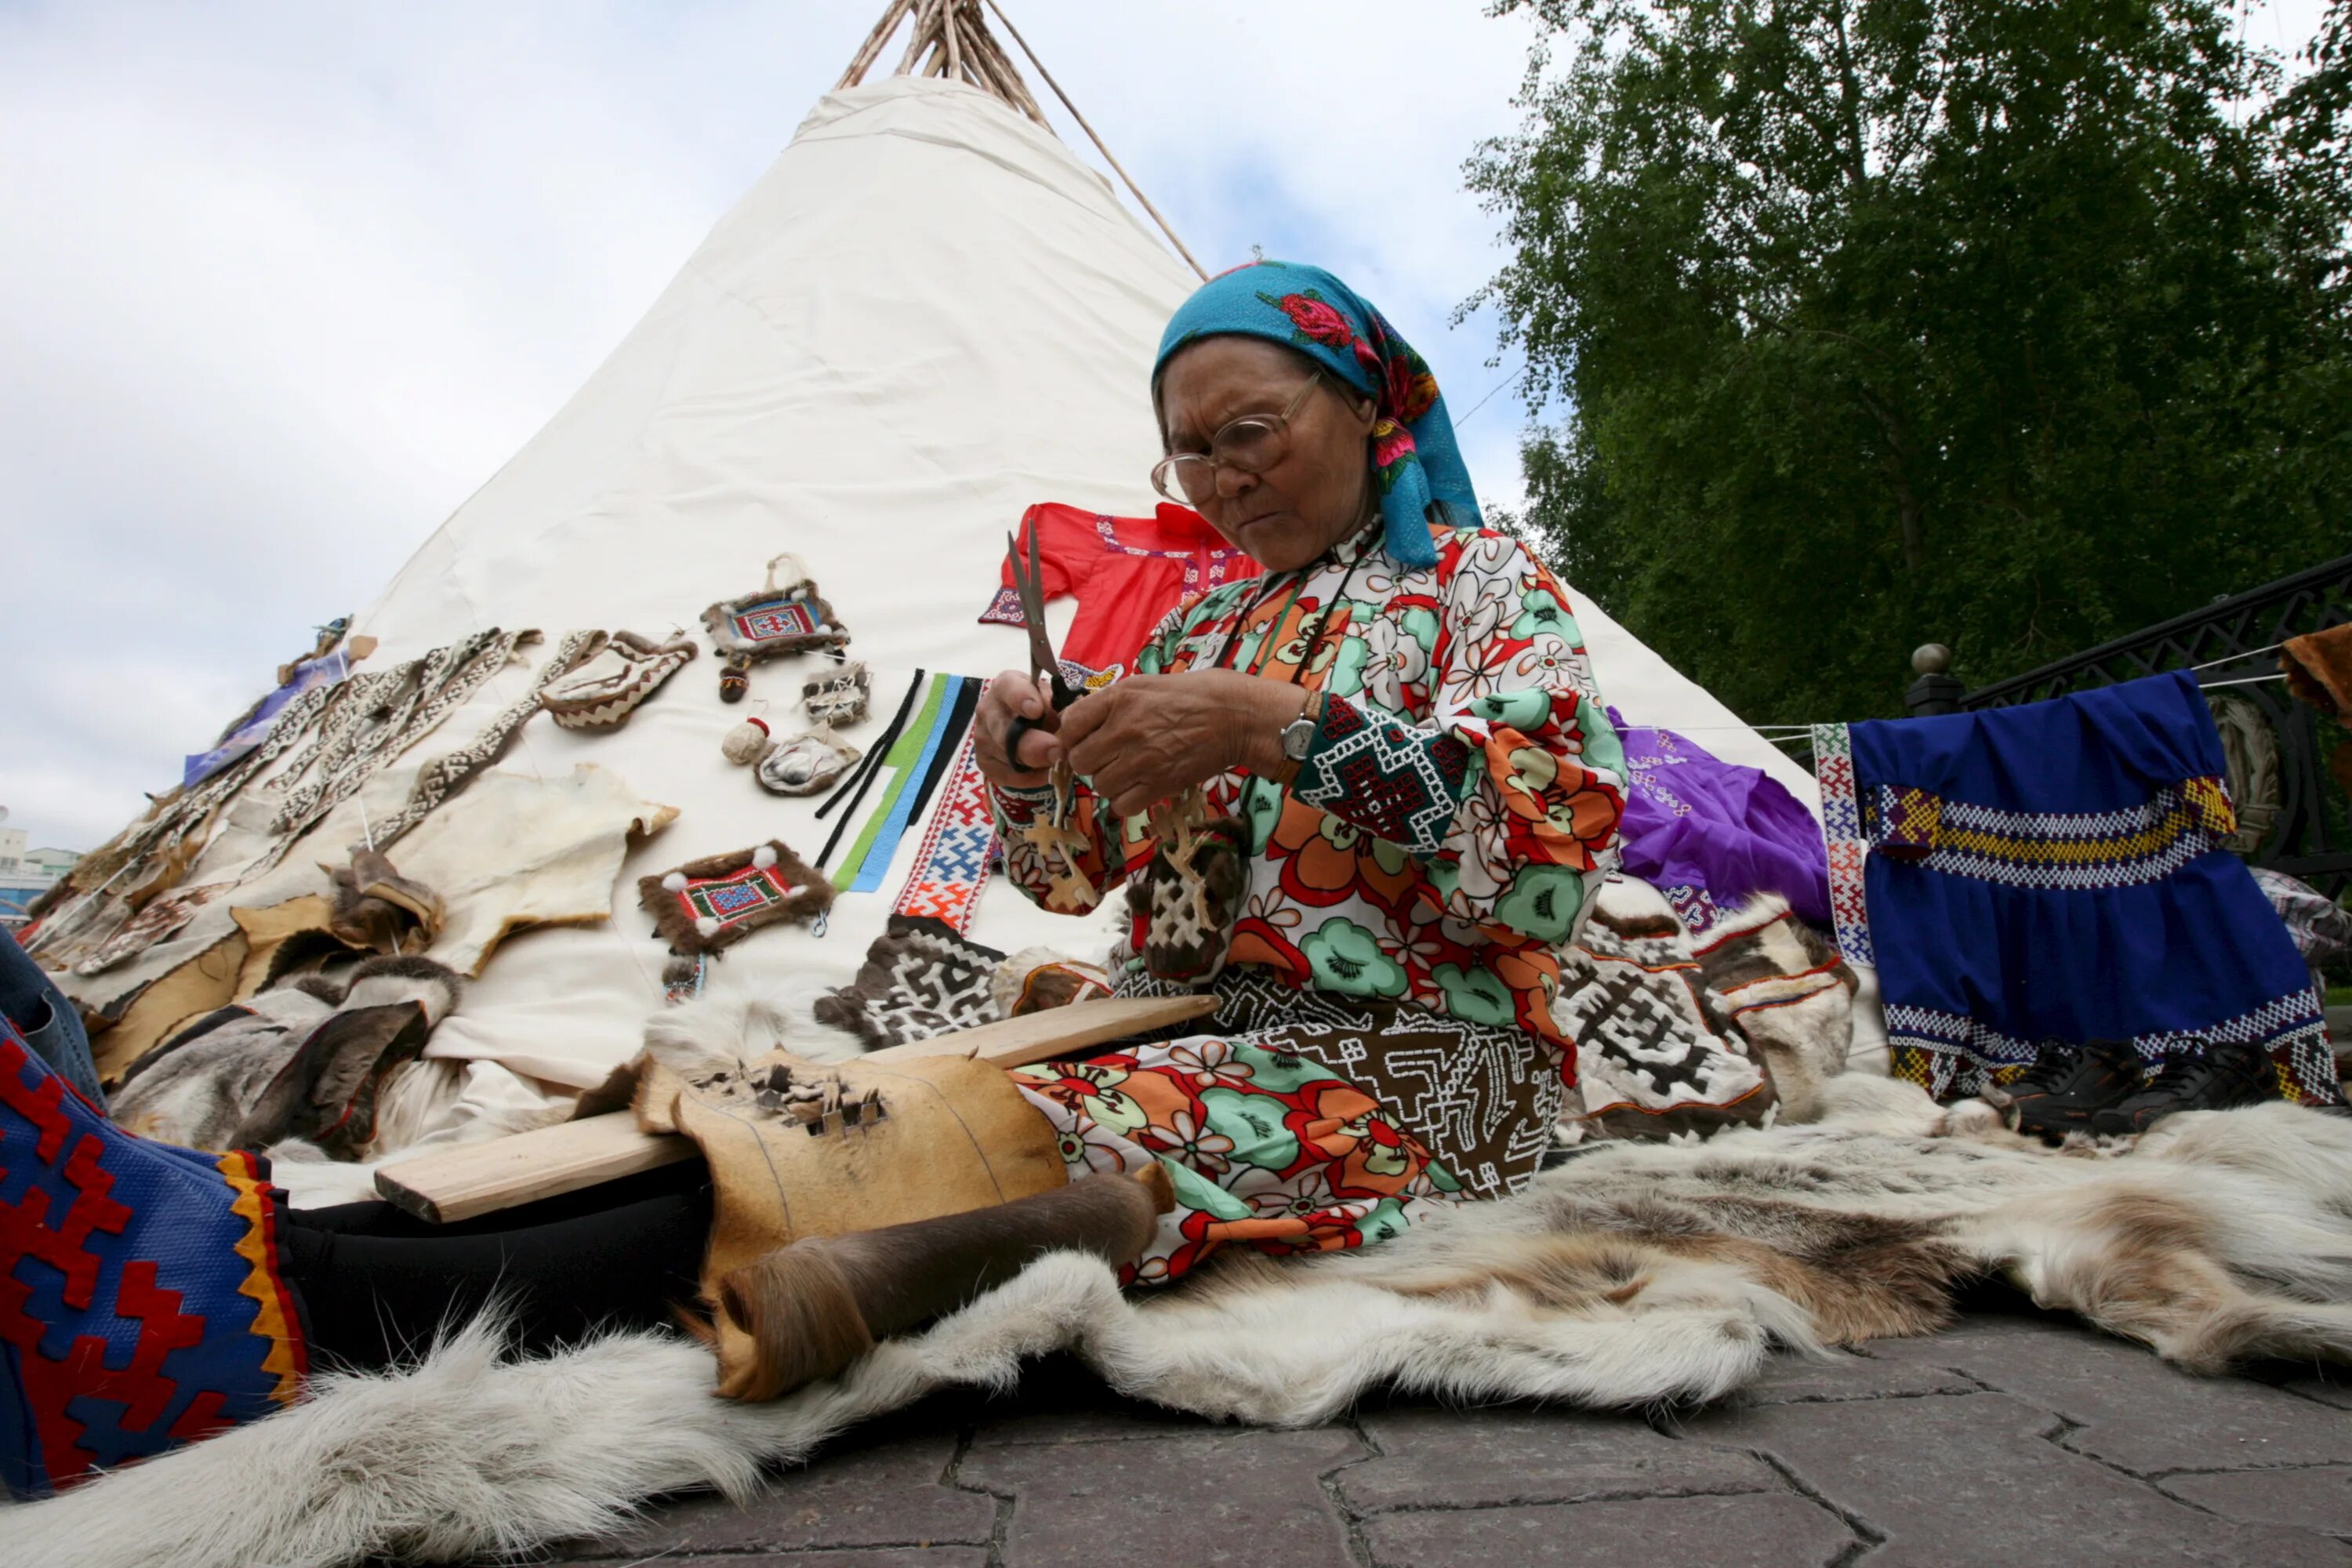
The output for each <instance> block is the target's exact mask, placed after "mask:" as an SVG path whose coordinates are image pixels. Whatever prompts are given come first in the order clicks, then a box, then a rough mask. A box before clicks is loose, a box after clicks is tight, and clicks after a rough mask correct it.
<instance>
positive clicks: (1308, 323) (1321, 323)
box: [1258, 289, 1356, 349]
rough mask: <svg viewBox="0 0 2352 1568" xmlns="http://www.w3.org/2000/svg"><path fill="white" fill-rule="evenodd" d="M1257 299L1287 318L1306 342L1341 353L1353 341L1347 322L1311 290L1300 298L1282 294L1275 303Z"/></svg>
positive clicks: (1270, 298)
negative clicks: (1322, 345) (1338, 350)
mask: <svg viewBox="0 0 2352 1568" xmlns="http://www.w3.org/2000/svg"><path fill="white" fill-rule="evenodd" d="M1258 298H1259V299H1261V300H1265V302H1266V303H1267V304H1269V305H1272V306H1273V307H1274V308H1275V309H1276V310H1280V311H1281V312H1282V313H1283V314H1284V315H1286V316H1287V317H1289V318H1290V324H1291V325H1292V326H1294V327H1296V328H1297V330H1298V335H1299V336H1300V337H1302V338H1305V339H1306V340H1307V342H1315V343H1322V344H1325V345H1326V346H1328V347H1330V348H1335V349H1344V348H1346V347H1347V346H1348V345H1349V343H1350V342H1354V341H1355V336H1356V332H1355V329H1354V328H1352V327H1350V326H1349V325H1348V318H1347V317H1345V316H1343V315H1341V314H1340V313H1339V311H1338V310H1333V309H1332V308H1331V307H1330V306H1329V305H1327V304H1325V303H1324V302H1323V301H1322V300H1320V299H1318V298H1317V297H1316V294H1315V291H1314V290H1313V289H1308V290H1307V292H1306V293H1304V294H1285V295H1284V296H1282V298H1280V299H1279V300H1277V299H1275V298H1274V297H1273V296H1271V295H1268V294H1260V295H1259V296H1258Z"/></svg>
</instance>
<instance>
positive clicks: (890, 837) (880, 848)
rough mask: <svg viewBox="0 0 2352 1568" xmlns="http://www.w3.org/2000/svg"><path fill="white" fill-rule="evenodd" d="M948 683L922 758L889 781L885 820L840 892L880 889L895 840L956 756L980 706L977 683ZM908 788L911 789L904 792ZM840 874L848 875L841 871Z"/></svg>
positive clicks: (962, 679)
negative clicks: (901, 775)
mask: <svg viewBox="0 0 2352 1568" xmlns="http://www.w3.org/2000/svg"><path fill="white" fill-rule="evenodd" d="M947 679H948V680H949V681H950V683H951V684H950V687H949V700H943V701H942V702H941V703H940V715H939V719H938V721H937V722H935V723H934V724H933V725H932V726H931V731H930V733H929V734H928V735H926V736H925V737H924V738H923V750H922V754H921V755H920V756H919V757H917V758H916V759H915V764H914V766H912V767H910V768H908V770H907V772H906V773H905V774H904V775H903V777H902V778H901V779H900V780H898V781H896V782H894V784H893V785H892V788H891V792H890V793H891V797H892V798H891V800H890V803H889V807H888V816H887V817H885V818H884V820H883V823H882V830H881V832H880V833H879V834H878V835H877V836H876V837H875V840H874V842H873V844H872V845H871V846H870V847H868V848H867V850H866V858H864V860H862V861H861V862H859V865H858V868H857V875H856V881H854V882H853V883H851V884H850V885H849V887H848V888H847V889H845V891H848V892H853V893H870V892H873V891H874V890H875V889H878V888H879V887H881V886H882V879H883V878H884V877H885V876H887V875H888V874H889V870H890V862H891V861H892V860H893V859H894V858H897V856H898V841H899V840H900V839H902V838H904V837H906V836H907V829H908V826H911V825H912V824H913V822H914V820H915V816H916V814H917V813H918V812H919V811H920V810H921V803H922V802H923V801H924V800H926V799H928V798H929V795H930V794H931V792H932V791H933V790H935V789H937V788H938V787H939V775H940V773H943V772H944V771H945V770H946V768H947V764H948V762H949V760H950V758H952V757H953V756H954V755H955V747H956V742H958V741H961V739H962V738H963V731H965V730H966V729H967V728H969V727H970V726H971V714H972V710H973V709H974V708H975V707H977V706H978V705H979V702H980V682H979V681H977V680H975V679H971V677H969V676H961V675H951V676H949V677H948V678H947ZM908 785H911V786H913V787H911V788H909V787H907V786H908ZM844 874H845V875H846V874H847V870H846V868H844Z"/></svg>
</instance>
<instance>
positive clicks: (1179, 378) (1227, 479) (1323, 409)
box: [1160, 337, 1372, 572]
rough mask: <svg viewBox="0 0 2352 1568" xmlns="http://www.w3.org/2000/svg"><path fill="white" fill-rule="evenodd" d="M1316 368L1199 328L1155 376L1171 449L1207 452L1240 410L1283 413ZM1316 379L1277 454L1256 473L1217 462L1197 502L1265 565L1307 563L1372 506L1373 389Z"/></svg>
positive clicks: (1273, 568) (1279, 568)
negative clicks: (1368, 447)
mask: <svg viewBox="0 0 2352 1568" xmlns="http://www.w3.org/2000/svg"><path fill="white" fill-rule="evenodd" d="M1312 374H1313V373H1312V372H1310V371H1308V370H1307V368H1306V366H1305V365H1303V364H1302V363H1300V362H1299V358H1298V356H1297V354H1294V353H1290V352H1289V351H1288V350H1287V349H1285V348H1283V347H1282V346H1280V345H1279V344H1276V343H1271V342H1266V341H1265V339H1263V338H1248V337H1213V338H1203V339H1202V340H1201V341H1200V342H1196V343H1194V344H1192V346H1191V347H1189V348H1186V349H1182V350H1180V351H1179V352H1178V353H1177V354H1176V357H1175V358H1173V359H1171V360H1170V361H1169V362H1168V368H1167V369H1166V370H1165V371H1164V372H1162V373H1161V374H1160V409H1161V417H1162V418H1163V419H1164V420H1165V421H1166V428H1165V429H1164V430H1163V431H1162V432H1161V435H1162V436H1163V437H1164V438H1165V439H1166V441H1167V443H1168V449H1169V450H1170V451H1171V452H1205V451H1207V450H1208V449H1209V441H1210V438H1211V437H1213V436H1215V435H1216V433H1217V432H1218V431H1219V430H1222V429H1223V428H1224V427H1225V426H1227V425H1229V424H1231V423H1232V422H1233V421H1234V420H1236V419H1239V418H1240V417H1242V416H1244V415H1259V416H1274V415H1277V414H1280V413H1281V412H1282V410H1283V409H1284V408H1286V407H1287V406H1288V405H1289V404H1290V402H1291V400H1292V399H1293V398H1295V397H1297V395H1298V390H1299V388H1300V387H1301V386H1303V385H1304V384H1306V383H1307V380H1308V379H1309V378H1310V376H1311V375H1312ZM1317 379H1318V383H1319V384H1318V387H1317V389H1316V390H1315V391H1314V392H1313V393H1312V394H1310V395H1308V396H1307V402H1306V404H1305V405H1304V406H1302V407H1301V408H1300V409H1299V410H1298V412H1297V413H1296V414H1294V415H1292V416H1290V441H1289V448H1288V450H1287V451H1286V452H1285V453H1284V454H1283V456H1282V459H1281V460H1280V461H1279V462H1277V463H1276V464H1274V465H1273V466H1272V467H1271V468H1267V469H1266V470H1265V472H1264V473H1262V474H1248V473H1244V472H1242V471H1241V470H1239V469H1237V468H1219V469H1217V470H1216V489H1215V490H1214V491H1213V493H1212V494H1209V495H1206V496H1202V497H1197V498H1195V500H1194V502H1193V504H1194V505H1195V506H1196V507H1197V508H1199V510H1200V513H1201V515H1202V517H1204V518H1206V519H1208V520H1209V526H1210V527H1212V528H1213V529H1215V530H1216V531H1218V532H1219V533H1222V534H1223V535H1224V536H1225V537H1226V538H1227V539H1230V540H1232V541H1233V542H1234V544H1236V545H1238V546H1239V547H1240V548H1241V549H1243V550H1244V551H1246V552H1248V553H1249V555H1250V557H1251V558H1252V559H1253V560H1255V561H1256V562H1257V563H1258V564H1259V565H1261V566H1263V567H1265V569H1266V570H1267V571H1269V572H1288V571H1291V570H1293V569H1295V568H1297V567H1300V566H1304V565H1306V564H1307V563H1308V562H1310V561H1313V560H1314V559H1315V558H1316V557H1317V556H1318V555H1320V554H1322V553H1323V552H1325V551H1326V550H1328V549H1329V548H1330V547H1331V546H1332V545H1334V544H1336V543H1338V542H1339V541H1340V540H1342V539H1345V538H1346V537H1348V535H1349V534H1351V533H1353V532H1355V531H1356V530H1357V528H1358V527H1360V525H1361V524H1362V523H1363V521H1364V520H1365V518H1366V517H1367V515H1368V512H1369V506H1370V486H1371V476H1370V472H1369V470H1368V464H1367V462H1366V455H1365V450H1364V442H1365V439H1366V438H1367V437H1369V436H1370V434H1371V428H1372V402H1371V399H1370V398H1368V397H1366V398H1354V397H1349V396H1345V395H1342V394H1341V393H1340V392H1339V389H1338V388H1337V387H1335V386H1334V385H1333V384H1331V383H1330V382H1329V381H1328V380H1323V379H1321V378H1317Z"/></svg>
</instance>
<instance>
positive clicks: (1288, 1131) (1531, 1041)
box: [1013, 969, 1565, 1283]
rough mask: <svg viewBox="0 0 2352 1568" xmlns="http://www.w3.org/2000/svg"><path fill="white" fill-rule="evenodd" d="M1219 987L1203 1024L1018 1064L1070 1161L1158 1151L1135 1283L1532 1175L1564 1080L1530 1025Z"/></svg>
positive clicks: (1118, 1167)
mask: <svg viewBox="0 0 2352 1568" xmlns="http://www.w3.org/2000/svg"><path fill="white" fill-rule="evenodd" d="M1121 989H1122V991H1124V992H1127V993H1129V994H1150V991H1151V990H1153V989H1156V988H1155V987H1153V986H1152V984H1151V983H1150V982H1141V983H1135V982H1129V983H1127V984H1123V985H1122V988H1121ZM1216 990H1217V995H1218V1002H1219V1005H1218V1009H1217V1011H1216V1013H1215V1014H1214V1015H1213V1016H1211V1017H1210V1019H1209V1024H1210V1026H1211V1030H1210V1032H1208V1033H1204V1034H1194V1035H1188V1036H1186V1037H1182V1038H1180V1039H1173V1040H1157V1041H1150V1042H1148V1043H1138V1044H1134V1045H1129V1046H1126V1047H1121V1048H1120V1049H1118V1050H1117V1051H1113V1052H1110V1053H1108V1054H1105V1055H1102V1056H1098V1057H1095V1058H1090V1059H1088V1060H1086V1061H1082V1062H1048V1063H1043V1064H1040V1065H1039V1066H1036V1067H1032V1068H1020V1069H1018V1070H1016V1071H1015V1072H1014V1074H1013V1081H1014V1082H1015V1083H1016V1084H1018V1085H1019V1086H1020V1087H1021V1089H1022V1091H1023V1093H1024V1094H1025V1095H1027V1096H1028V1098H1029V1100H1030V1102H1031V1103H1032V1104H1033V1105H1034V1106H1036V1107H1037V1109H1038V1110H1041V1111H1043V1112H1044V1113H1045V1115H1046V1117H1047V1118H1048V1119H1049V1120H1051V1121H1053V1122H1054V1125H1055V1131H1056V1132H1057V1133H1058V1134H1059V1137H1060V1141H1061V1148H1062V1157H1063V1159H1064V1160H1065V1161H1066V1162H1067V1163H1069V1166H1070V1171H1071V1174H1072V1175H1073V1176H1074V1177H1075V1176H1080V1175H1086V1174H1090V1173H1095V1172H1113V1171H1133V1170H1139V1169H1141V1168H1142V1167H1143V1166H1144V1165H1145V1164H1146V1163H1150V1162H1151V1161H1153V1160H1157V1161H1159V1162H1160V1163H1161V1164H1162V1165H1164V1166H1166V1167H1167V1170H1168V1173H1169V1175H1170V1177H1171V1179H1172V1181H1173V1183H1174V1185H1175V1189H1176V1208H1175V1210H1174V1211H1173V1212H1172V1213H1171V1214H1169V1215H1166V1216H1165V1217H1163V1218H1162V1220H1161V1221H1160V1233H1159V1235H1158V1236H1157V1237H1155V1238H1154V1239H1153V1241H1152V1243H1151V1245H1150V1247H1148V1248H1147V1249H1146V1250H1145V1253H1144V1256H1143V1257H1142V1258H1140V1259H1139V1260H1138V1261H1137V1262H1136V1263H1135V1264H1134V1265H1132V1266H1131V1267H1130V1268H1129V1270H1128V1271H1127V1273H1126V1274H1125V1275H1124V1276H1123V1279H1126V1280H1127V1281H1129V1282H1134V1281H1143V1282H1149V1283H1164V1282H1166V1281H1168V1280H1171V1279H1177V1278H1179V1277H1181V1275H1183V1274H1184V1273H1185V1272H1186V1271H1187V1270H1189V1269H1191V1268H1192V1267H1193V1266H1194V1265H1196V1264H1198V1263H1199V1262H1200V1261H1201V1260H1202V1258H1207V1257H1208V1256H1209V1255H1210V1254H1212V1253H1213V1252H1215V1251H1216V1250H1217V1249H1218V1248H1220V1247H1225V1246H1228V1245H1232V1244H1234V1243H1240V1244H1244V1245H1246V1246H1250V1247H1255V1248H1257V1249H1258V1250H1260V1251H1262V1252H1270V1253H1276V1254H1280V1253H1290V1252H1322V1251H1330V1250H1334V1249H1337V1248H1339V1247H1364V1246H1369V1245H1370V1244H1371V1243H1373V1242H1376V1241H1380V1240H1382V1239H1384V1238H1385V1237H1391V1236H1394V1235H1395V1234H1397V1233H1398V1232H1399V1231H1402V1230H1403V1229H1405V1228H1406V1227H1407V1226H1410V1225H1412V1223H1413V1221H1414V1220H1415V1219H1416V1218H1417V1217H1419V1216H1420V1215H1423V1214H1424V1213H1426V1212H1427V1209H1426V1205H1430V1204H1432V1203H1447V1202H1454V1201H1458V1200H1460V1199H1464V1198H1484V1197H1500V1196H1502V1195H1504V1194H1507V1193H1511V1192H1515V1191H1517V1189H1518V1188H1519V1187H1520V1186H1521V1185H1523V1184H1525V1183H1526V1182H1527V1180H1528V1177H1530V1176H1532V1175H1533V1174H1534V1173H1535V1171H1536V1167H1537V1165H1538V1163H1539V1162H1540V1161H1541V1159H1542V1156H1543V1151H1544V1149H1545V1147H1546V1144H1547V1142H1548V1140H1549V1133H1550V1129H1551V1125H1552V1123H1553V1122H1554V1121H1557V1120H1558V1119H1559V1108H1560V1100H1561V1096H1562V1094H1563V1093H1564V1091H1565V1080H1564V1079H1563V1078H1562V1076H1561V1073H1560V1070H1559V1063H1558V1062H1557V1061H1556V1060H1555V1059H1553V1058H1552V1055H1551V1053H1550V1052H1549V1048H1548V1047H1546V1046H1545V1044H1544V1043H1543V1042H1542V1041H1540V1040H1538V1039H1537V1038H1536V1037H1534V1036H1532V1035H1528V1034H1527V1033H1525V1032H1523V1031H1521V1030H1518V1029H1516V1028H1512V1027H1509V1026H1493V1025H1481V1024H1467V1023H1464V1022H1462V1021H1461V1020H1459V1019H1454V1018H1448V1017H1445V1016H1442V1015H1439V1014H1436V1013H1433V1012H1431V1011H1429V1010H1428V1009H1426V1008H1422V1007H1416V1006H1413V1005H1410V1004H1405V1005H1398V1004H1392V1003H1383V1002H1377V1001H1367V1000H1364V999H1361V998H1358V997H1352V996H1349V997H1342V996H1333V995H1330V994H1328V993H1324V992H1318V991H1303V990H1298V989H1296V988H1294V987H1291V986H1288V985H1285V984H1281V983H1280V982H1278V981H1276V980H1273V979H1271V978H1269V977H1267V976H1265V975H1264V974H1262V973H1257V972H1255V971H1252V970H1246V969H1244V970H1238V971H1229V972H1228V973H1226V975H1225V976H1224V977H1223V978H1222V979H1221V980H1220V981H1219V982H1218V984H1217V987H1216Z"/></svg>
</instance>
